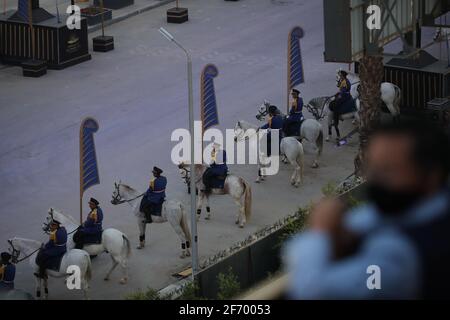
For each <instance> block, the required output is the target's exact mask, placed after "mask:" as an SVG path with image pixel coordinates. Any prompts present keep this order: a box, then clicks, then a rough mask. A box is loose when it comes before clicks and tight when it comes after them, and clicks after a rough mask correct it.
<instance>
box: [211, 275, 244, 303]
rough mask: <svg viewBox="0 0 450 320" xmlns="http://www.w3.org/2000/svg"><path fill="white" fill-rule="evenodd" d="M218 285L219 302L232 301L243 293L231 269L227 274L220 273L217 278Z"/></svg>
mask: <svg viewBox="0 0 450 320" xmlns="http://www.w3.org/2000/svg"><path fill="white" fill-rule="evenodd" d="M217 284H218V286H219V291H218V293H217V299H219V300H227V299H231V298H233V297H235V296H237V295H238V294H239V293H240V291H241V285H240V284H239V281H238V278H237V276H236V275H235V274H234V273H233V269H232V268H231V267H230V269H229V270H228V272H227V273H226V274H223V273H219V275H218V276H217Z"/></svg>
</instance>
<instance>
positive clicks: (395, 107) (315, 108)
mask: <svg viewBox="0 0 450 320" xmlns="http://www.w3.org/2000/svg"><path fill="white" fill-rule="evenodd" d="M348 79H349V81H350V83H351V84H352V87H351V91H350V93H351V95H352V97H353V99H354V100H355V106H356V109H355V111H353V112H349V113H345V114H341V115H339V121H344V120H353V123H354V124H355V125H359V122H360V118H359V111H360V109H361V94H360V92H361V91H360V88H361V80H360V79H359V77H358V75H356V74H353V73H349V74H348ZM338 81H339V70H338V73H337V75H336V82H338ZM380 90H381V100H382V101H383V105H381V106H380V107H381V108H382V110H381V111H383V108H384V107H386V109H387V111H388V112H389V114H390V115H391V116H392V117H393V118H394V120H395V119H398V117H399V116H400V102H401V97H402V91H401V89H400V88H399V87H398V86H396V85H395V84H393V83H389V82H383V83H382V84H381V87H380ZM334 100H335V97H334V96H331V97H319V98H315V99H312V100H311V101H310V102H309V103H308V104H307V105H306V106H305V107H306V109H307V110H308V111H309V112H310V113H311V114H312V115H313V116H314V118H315V119H316V120H317V121H321V120H322V119H323V118H325V117H327V120H328V135H327V137H326V141H329V140H330V139H331V136H332V127H333V126H334V128H335V131H336V135H337V136H338V140H339V139H340V131H339V123H335V121H334V118H335V117H334V113H333V112H332V111H330V108H329V107H330V104H331V103H332V102H333V101H334Z"/></svg>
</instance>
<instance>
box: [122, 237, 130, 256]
mask: <svg viewBox="0 0 450 320" xmlns="http://www.w3.org/2000/svg"><path fill="white" fill-rule="evenodd" d="M122 239H123V242H124V244H125V249H124V248H122V256H125V257H127V258H129V257H130V255H131V243H130V239H128V237H127V236H126V235H125V234H122ZM124 251H125V252H124Z"/></svg>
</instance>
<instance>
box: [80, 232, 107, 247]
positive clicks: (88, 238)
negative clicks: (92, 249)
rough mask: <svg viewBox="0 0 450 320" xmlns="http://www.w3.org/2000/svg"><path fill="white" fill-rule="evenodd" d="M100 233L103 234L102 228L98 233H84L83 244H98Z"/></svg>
mask: <svg viewBox="0 0 450 320" xmlns="http://www.w3.org/2000/svg"><path fill="white" fill-rule="evenodd" d="M102 234H103V230H102V232H100V233H98V234H95V235H94V234H92V235H91V234H86V235H85V237H84V245H88V244H100V243H102Z"/></svg>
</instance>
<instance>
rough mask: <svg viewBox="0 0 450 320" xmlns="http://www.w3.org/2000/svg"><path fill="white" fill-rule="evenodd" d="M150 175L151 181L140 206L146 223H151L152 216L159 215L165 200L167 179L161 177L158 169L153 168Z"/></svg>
mask: <svg viewBox="0 0 450 320" xmlns="http://www.w3.org/2000/svg"><path fill="white" fill-rule="evenodd" d="M152 173H153V179H151V180H150V184H149V188H148V190H147V192H146V193H145V194H144V196H143V198H142V201H141V205H140V211H141V212H143V213H144V214H145V218H146V220H147V223H152V215H154V216H160V215H161V211H162V204H163V202H164V200H165V199H166V186H167V178H166V177H164V176H162V175H161V174H162V173H163V171H162V170H161V169H160V168H158V167H153V170H152Z"/></svg>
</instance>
